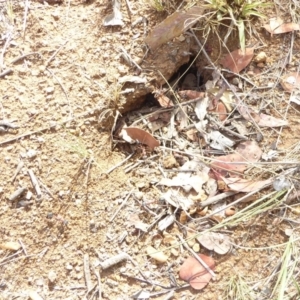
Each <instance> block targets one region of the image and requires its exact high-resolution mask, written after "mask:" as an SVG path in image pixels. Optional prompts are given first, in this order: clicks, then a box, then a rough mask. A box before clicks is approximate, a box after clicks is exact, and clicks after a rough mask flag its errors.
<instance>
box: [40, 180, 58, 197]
mask: <svg viewBox="0 0 300 300" xmlns="http://www.w3.org/2000/svg"><path fill="white" fill-rule="evenodd" d="M39 183H40V185H41V186H42V187H43V188H44V189H45V191H46V192H47V193H48V194H49V195H50V196H51V198H52V199H55V197H54V195H53V194H52V193H51V191H50V190H49V188H48V187H47V186H46V185H45V184H44V183H43V182H42V181H41V180H40V179H39Z"/></svg>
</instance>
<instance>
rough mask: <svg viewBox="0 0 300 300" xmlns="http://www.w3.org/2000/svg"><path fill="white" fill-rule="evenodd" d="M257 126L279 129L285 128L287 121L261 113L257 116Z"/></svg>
mask: <svg viewBox="0 0 300 300" xmlns="http://www.w3.org/2000/svg"><path fill="white" fill-rule="evenodd" d="M257 125H258V126H260V127H281V126H287V125H288V121H286V120H282V119H278V118H275V117H272V116H268V115H265V114H263V113H261V114H259V121H258V122H257Z"/></svg>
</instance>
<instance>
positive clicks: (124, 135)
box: [119, 129, 135, 144]
mask: <svg viewBox="0 0 300 300" xmlns="http://www.w3.org/2000/svg"><path fill="white" fill-rule="evenodd" d="M119 136H120V137H121V138H122V139H123V140H124V141H125V142H127V143H129V144H134V143H135V140H133V139H132V138H131V137H130V136H129V135H128V133H127V131H126V130H124V129H122V130H121V132H120V134H119Z"/></svg>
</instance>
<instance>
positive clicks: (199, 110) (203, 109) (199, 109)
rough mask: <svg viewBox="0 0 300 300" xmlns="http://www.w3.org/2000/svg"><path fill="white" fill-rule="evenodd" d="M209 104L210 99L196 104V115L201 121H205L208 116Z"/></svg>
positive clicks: (206, 98)
mask: <svg viewBox="0 0 300 300" xmlns="http://www.w3.org/2000/svg"><path fill="white" fill-rule="evenodd" d="M208 102H209V98H208V97H205V98H204V99H202V100H199V101H197V102H196V106H195V113H196V115H197V117H198V119H199V121H203V120H204V118H205V116H206V113H207V107H208Z"/></svg>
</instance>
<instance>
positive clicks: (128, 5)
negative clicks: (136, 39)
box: [125, 0, 133, 19]
mask: <svg viewBox="0 0 300 300" xmlns="http://www.w3.org/2000/svg"><path fill="white" fill-rule="evenodd" d="M125 2H126V6H127V9H128V14H129V18H130V19H131V15H133V11H132V9H131V5H130V3H129V0H125Z"/></svg>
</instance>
